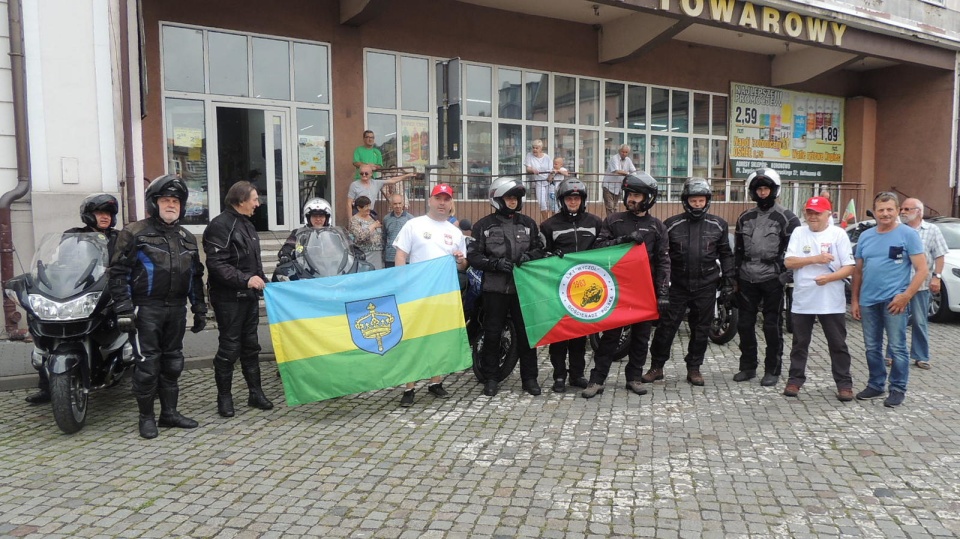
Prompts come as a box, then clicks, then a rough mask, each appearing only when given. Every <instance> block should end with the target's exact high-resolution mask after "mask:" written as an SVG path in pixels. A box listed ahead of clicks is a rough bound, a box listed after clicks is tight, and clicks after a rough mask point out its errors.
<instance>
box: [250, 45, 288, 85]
mask: <svg viewBox="0 0 960 539" xmlns="http://www.w3.org/2000/svg"><path fill="white" fill-rule="evenodd" d="M253 96H254V97H258V98H262V99H290V42H288V41H280V40H279V39H264V38H260V37H255V38H253Z"/></svg>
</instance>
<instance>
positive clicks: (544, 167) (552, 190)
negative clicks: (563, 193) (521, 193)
mask: <svg viewBox="0 0 960 539" xmlns="http://www.w3.org/2000/svg"><path fill="white" fill-rule="evenodd" d="M523 165H524V166H525V167H526V169H527V174H528V175H529V181H532V182H534V185H536V189H537V202H539V203H540V217H541V219H547V218H548V217H550V216H551V215H553V212H554V210H555V209H556V206H557V200H556V192H557V188H556V186H555V185H554V184H553V182H551V180H552V179H553V178H552V175H551V171H552V167H551V165H552V160H551V159H550V156H549V155H547V154H546V153H544V151H543V141H542V140H540V139H537V140H535V141H533V144H531V148H530V153H528V154H527V157H526V158H525V159H524V160H523ZM560 179H563V178H560ZM557 181H559V180H557Z"/></svg>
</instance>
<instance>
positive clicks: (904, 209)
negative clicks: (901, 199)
mask: <svg viewBox="0 0 960 539" xmlns="http://www.w3.org/2000/svg"><path fill="white" fill-rule="evenodd" d="M919 209H920V208H900V212H901V213H903V212H905V211H917V210H919Z"/></svg>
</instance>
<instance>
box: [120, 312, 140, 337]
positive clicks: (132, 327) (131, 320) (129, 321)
mask: <svg viewBox="0 0 960 539" xmlns="http://www.w3.org/2000/svg"><path fill="white" fill-rule="evenodd" d="M117 328H118V329H120V331H122V332H124V333H133V332H135V331H137V314H136V313H135V312H129V313H123V314H120V313H117Z"/></svg>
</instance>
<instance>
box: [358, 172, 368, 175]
mask: <svg viewBox="0 0 960 539" xmlns="http://www.w3.org/2000/svg"><path fill="white" fill-rule="evenodd" d="M360 175H361V176H369V175H370V173H369V172H361V173H360Z"/></svg>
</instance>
